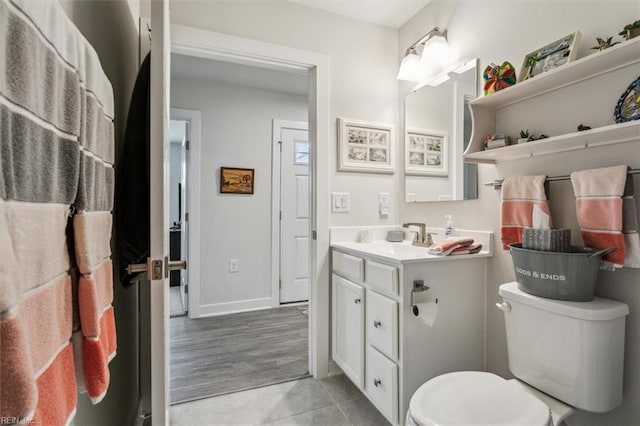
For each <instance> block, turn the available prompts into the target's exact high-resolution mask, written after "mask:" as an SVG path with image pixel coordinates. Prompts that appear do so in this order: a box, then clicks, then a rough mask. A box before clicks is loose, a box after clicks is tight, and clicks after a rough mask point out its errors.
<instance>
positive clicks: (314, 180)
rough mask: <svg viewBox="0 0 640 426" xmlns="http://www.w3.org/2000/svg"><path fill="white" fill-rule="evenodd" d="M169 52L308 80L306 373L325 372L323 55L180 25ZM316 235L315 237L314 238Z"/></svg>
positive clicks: (326, 245) (326, 131) (326, 181)
mask: <svg viewBox="0 0 640 426" xmlns="http://www.w3.org/2000/svg"><path fill="white" fill-rule="evenodd" d="M171 34H172V42H171V51H172V52H173V53H179V54H183V55H189V56H196V57H200V58H207V59H215V60H222V61H225V62H234V63H240V64H246V65H252V66H261V67H265V68H271V69H279V70H285V71H289V72H300V73H304V74H307V75H308V76H309V96H308V102H309V142H310V148H311V152H310V154H311V161H312V167H311V173H310V179H309V182H310V187H311V188H310V191H311V192H310V193H311V194H312V196H311V228H312V233H313V234H314V235H312V238H311V239H310V244H311V250H310V253H311V284H310V290H311V292H310V303H309V372H310V373H311V374H312V375H313V376H314V377H317V378H320V377H325V376H327V374H328V372H329V360H330V357H329V335H330V327H329V324H330V315H329V312H330V300H329V144H328V141H329V58H328V57H327V56H326V55H323V54H319V53H316V52H310V51H307V50H302V49H296V48H291V47H286V46H281V45H276V44H271V43H265V42H261V41H257V40H251V39H247V38H242V37H236V36H231V35H227V34H221V33H216V32H212V31H206V30H201V29H197V28H192V27H186V26H182V25H172V26H171ZM314 236H315V238H313V237H314Z"/></svg>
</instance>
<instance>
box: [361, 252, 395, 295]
mask: <svg viewBox="0 0 640 426" xmlns="http://www.w3.org/2000/svg"><path fill="white" fill-rule="evenodd" d="M365 276H366V277H367V284H369V285H370V286H371V287H374V288H376V289H378V290H380V291H382V292H385V293H389V294H391V295H393V296H395V295H397V294H398V268H396V267H395V266H389V265H384V264H382V263H378V262H373V261H370V260H368V261H367V264H366V274H365Z"/></svg>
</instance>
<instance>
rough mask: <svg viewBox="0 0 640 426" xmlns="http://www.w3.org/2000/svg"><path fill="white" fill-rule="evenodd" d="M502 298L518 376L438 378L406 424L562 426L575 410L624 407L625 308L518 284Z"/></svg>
mask: <svg viewBox="0 0 640 426" xmlns="http://www.w3.org/2000/svg"><path fill="white" fill-rule="evenodd" d="M499 293H500V295H501V296H502V298H503V302H502V303H497V304H496V305H497V306H498V307H499V308H500V309H502V310H503V311H504V318H505V325H506V330H507V347H508V354H509V369H510V370H511V372H512V373H513V375H514V376H516V377H517V379H512V380H505V379H503V378H501V377H499V376H496V375H495V374H492V373H484V372H478V371H461V372H455V373H448V374H443V375H441V376H437V377H434V378H433V379H431V380H429V381H428V382H426V383H424V384H423V385H422V386H420V387H419V388H418V390H416V392H415V393H414V394H413V396H412V397H411V401H410V403H409V410H408V412H407V417H406V421H405V424H407V425H412V426H436V425H437V426H447V425H475V426H480V425H486V426H499V425H504V426H507V425H508V426H511V425H532V426H533V425H535V426H550V425H553V426H557V425H559V424H560V423H561V422H562V421H563V420H564V419H566V418H567V417H568V416H570V415H571V414H572V413H573V411H574V409H575V408H579V409H581V410H586V411H592V412H597V413H603V412H607V411H610V410H612V409H613V408H615V407H616V406H618V405H620V403H621V401H622V373H623V363H624V328H625V316H626V315H628V314H629V307H628V306H627V305H626V304H624V303H620V302H616V301H614V300H608V299H602V298H597V297H596V298H595V300H593V301H592V302H564V301H560V300H551V299H545V298H542V297H537V296H533V295H531V294H528V293H525V292H523V291H521V290H519V289H518V287H517V283H515V282H512V283H507V284H503V285H501V286H500V290H499ZM543 392H544V393H543Z"/></svg>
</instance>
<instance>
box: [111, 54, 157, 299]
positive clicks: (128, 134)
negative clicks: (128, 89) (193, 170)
mask: <svg viewBox="0 0 640 426" xmlns="http://www.w3.org/2000/svg"><path fill="white" fill-rule="evenodd" d="M150 62H151V54H148V55H147V57H146V58H145V59H144V61H143V62H142V66H141V67H140V71H139V72H138V76H137V77H136V82H135V85H134V87H133V93H132V94H131V103H130V104H129V113H128V115H127V127H126V130H125V136H124V145H123V147H122V152H121V155H120V158H119V161H118V163H117V164H118V167H117V169H116V194H115V209H114V210H115V223H116V241H117V251H116V252H117V255H118V272H119V275H120V282H121V283H122V285H123V286H124V287H129V286H131V285H132V284H135V282H137V281H138V280H139V279H143V278H145V274H135V275H129V274H128V273H127V266H128V265H129V264H131V263H146V262H147V258H148V257H149V255H150V236H149V226H150V224H149V216H150V213H151V210H150V206H149V188H150V182H151V181H150V174H149V153H150V137H149V131H150V126H149V102H150V98H149V95H150V86H149V72H150Z"/></svg>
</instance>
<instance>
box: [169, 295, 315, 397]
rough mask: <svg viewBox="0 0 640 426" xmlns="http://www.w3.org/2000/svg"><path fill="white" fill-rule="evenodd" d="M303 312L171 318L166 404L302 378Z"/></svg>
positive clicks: (305, 325) (305, 330) (304, 347)
mask: <svg viewBox="0 0 640 426" xmlns="http://www.w3.org/2000/svg"><path fill="white" fill-rule="evenodd" d="M306 309H307V307H306V306H290V307H282V308H276V309H268V310H262V311H254V312H243V313H239V314H231V315H224V316H218V317H210V318H201V319H196V320H192V319H189V317H187V316H182V317H174V318H171V319H170V323H171V337H170V339H171V349H170V350H171V354H170V399H171V404H176V403H180V402H186V401H193V400H196V399H201V398H207V397H211V396H215V395H222V394H226V393H230V392H237V391H240V390H246V389H251V388H256V387H261V386H266V385H271V384H275V383H281V382H285V381H289V380H295V379H299V378H301V377H307V376H308V375H309V372H308V318H307V315H306Z"/></svg>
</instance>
